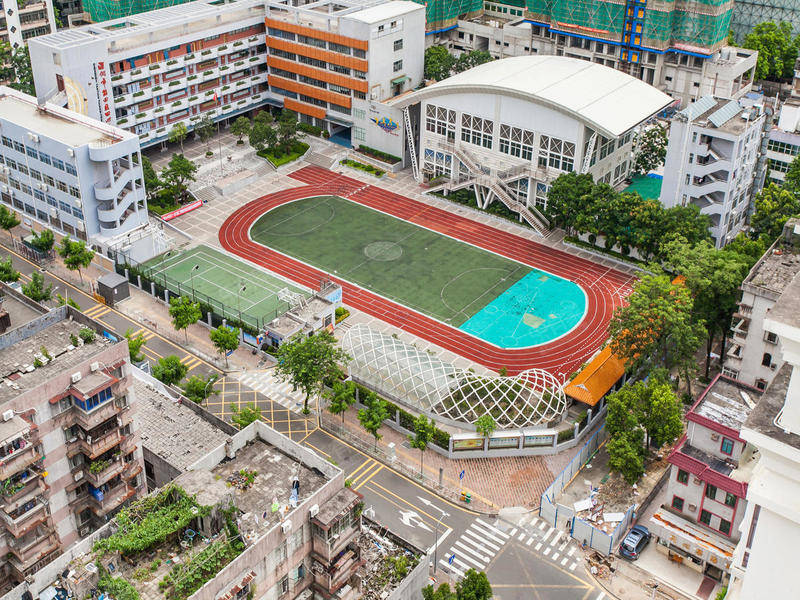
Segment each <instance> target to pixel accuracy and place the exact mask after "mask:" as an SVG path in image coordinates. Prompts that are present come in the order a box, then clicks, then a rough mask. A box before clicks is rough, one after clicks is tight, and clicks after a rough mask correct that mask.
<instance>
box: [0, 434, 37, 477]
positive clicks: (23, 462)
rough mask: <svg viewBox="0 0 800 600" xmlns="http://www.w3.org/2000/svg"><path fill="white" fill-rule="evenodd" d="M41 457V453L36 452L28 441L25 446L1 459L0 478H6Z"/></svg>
mask: <svg viewBox="0 0 800 600" xmlns="http://www.w3.org/2000/svg"><path fill="white" fill-rule="evenodd" d="M41 458H42V456H41V454H39V453H38V452H36V450H35V448H34V445H33V444H31V443H28V444H27V445H26V446H25V448H22V449H21V450H17V451H16V452H15V453H14V454H12V455H10V456H6V457H5V459H3V461H2V463H0V480H3V481H4V480H6V479H8V478H9V477H11V476H12V475H14V474H15V473H18V472H19V471H22V470H23V469H26V468H28V467H30V466H31V465H32V464H33V463H35V462H36V461H38V460H39V459H41Z"/></svg>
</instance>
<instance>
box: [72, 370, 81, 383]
mask: <svg viewBox="0 0 800 600" xmlns="http://www.w3.org/2000/svg"><path fill="white" fill-rule="evenodd" d="M69 380H70V381H71V382H72V383H78V382H79V381H80V380H81V373H80V371H78V372H77V373H73V374H72V375H71V376H70V378H69Z"/></svg>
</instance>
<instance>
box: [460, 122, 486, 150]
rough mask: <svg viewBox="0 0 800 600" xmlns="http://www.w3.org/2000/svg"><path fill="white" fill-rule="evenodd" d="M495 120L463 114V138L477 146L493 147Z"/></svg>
mask: <svg viewBox="0 0 800 600" xmlns="http://www.w3.org/2000/svg"><path fill="white" fill-rule="evenodd" d="M493 128H494V121H490V120H489V119H481V118H480V117H473V116H472V115H468V114H466V113H464V114H462V115H461V139H462V141H465V142H467V143H470V144H475V145H476V146H483V147H484V148H491V147H492V129H493Z"/></svg>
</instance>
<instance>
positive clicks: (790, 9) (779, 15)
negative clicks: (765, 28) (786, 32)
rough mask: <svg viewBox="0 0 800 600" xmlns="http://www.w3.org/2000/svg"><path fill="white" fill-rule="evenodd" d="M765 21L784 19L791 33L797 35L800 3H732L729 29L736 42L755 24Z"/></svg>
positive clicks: (778, 0) (763, 0) (768, 0)
mask: <svg viewBox="0 0 800 600" xmlns="http://www.w3.org/2000/svg"><path fill="white" fill-rule="evenodd" d="M766 21H772V22H774V23H780V22H781V21H786V22H787V23H789V24H791V26H792V34H793V35H797V34H798V33H800V5H799V4H798V3H797V0H746V1H741V2H735V3H734V5H733V16H732V17H731V31H733V34H734V36H735V37H736V41H737V42H739V43H742V42H743V41H744V38H745V36H747V34H748V33H750V32H751V31H752V30H753V28H754V27H755V26H756V25H758V24H759V23H764V22H766Z"/></svg>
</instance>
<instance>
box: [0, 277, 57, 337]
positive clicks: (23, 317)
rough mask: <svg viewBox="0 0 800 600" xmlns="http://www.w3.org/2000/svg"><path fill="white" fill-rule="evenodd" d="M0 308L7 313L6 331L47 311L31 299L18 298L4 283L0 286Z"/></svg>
mask: <svg viewBox="0 0 800 600" xmlns="http://www.w3.org/2000/svg"><path fill="white" fill-rule="evenodd" d="M26 300H27V298H26ZM0 310H4V311H6V312H7V313H8V317H9V320H10V324H9V327H8V329H7V331H13V330H14V329H16V328H17V327H21V326H23V325H24V324H25V323H28V322H30V321H33V320H34V319H35V318H36V317H38V316H40V315H43V314H44V313H46V312H47V309H45V308H44V307H43V306H37V304H36V303H35V302H33V300H30V301H28V302H26V301H24V300H23V299H22V298H18V297H17V295H16V294H14V293H13V292H11V291H10V289H9V287H8V286H7V285H5V284H3V285H1V286H0Z"/></svg>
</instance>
